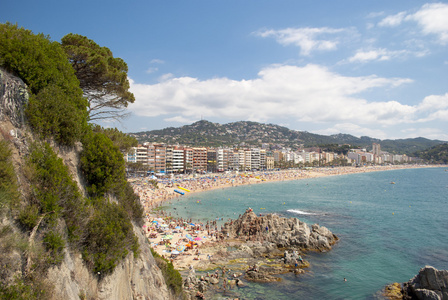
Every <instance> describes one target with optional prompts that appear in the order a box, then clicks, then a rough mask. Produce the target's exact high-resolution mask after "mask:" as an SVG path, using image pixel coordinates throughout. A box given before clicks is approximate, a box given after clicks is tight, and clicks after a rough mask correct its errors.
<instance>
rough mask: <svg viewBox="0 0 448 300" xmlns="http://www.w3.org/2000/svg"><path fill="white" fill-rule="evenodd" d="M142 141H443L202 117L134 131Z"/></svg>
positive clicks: (413, 146) (395, 149) (399, 147)
mask: <svg viewBox="0 0 448 300" xmlns="http://www.w3.org/2000/svg"><path fill="white" fill-rule="evenodd" d="M130 135H131V136H133V137H135V138H136V139H138V141H139V142H141V143H143V142H154V143H166V144H170V145H175V144H181V145H187V146H196V147H241V146H251V147H261V146H262V144H268V145H270V147H271V148H274V149H275V148H281V147H291V148H292V149H297V148H299V147H315V146H320V145H328V144H339V145H351V146H353V147H361V148H367V149H371V147H372V143H380V144H381V149H382V150H384V151H388V152H391V153H399V154H412V153H414V152H415V151H417V150H424V149H428V148H430V147H432V146H435V145H438V144H441V143H443V142H442V141H437V140H429V139H425V138H415V139H402V140H380V139H375V138H371V137H367V136H362V137H360V138H358V137H355V136H353V135H349V134H335V135H320V134H314V133H310V132H306V131H297V130H291V129H288V128H286V127H283V126H279V125H274V124H263V123H257V122H248V121H239V122H233V123H228V124H218V123H212V122H209V121H205V120H201V121H198V122H195V123H193V124H191V125H185V126H182V127H169V128H165V129H160V130H152V131H144V132H135V133H131V134H130Z"/></svg>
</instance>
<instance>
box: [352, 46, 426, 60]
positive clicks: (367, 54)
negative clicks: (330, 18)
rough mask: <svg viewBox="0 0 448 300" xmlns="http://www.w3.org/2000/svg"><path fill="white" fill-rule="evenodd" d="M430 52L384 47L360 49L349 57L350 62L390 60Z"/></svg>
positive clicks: (423, 54)
mask: <svg viewBox="0 0 448 300" xmlns="http://www.w3.org/2000/svg"><path fill="white" fill-rule="evenodd" d="M427 54H428V51H425V50H420V51H410V50H387V49H384V48H380V49H371V50H364V49H360V50H358V51H357V52H356V53H355V55H353V56H352V57H350V58H348V59H347V60H346V61H348V62H351V63H353V62H360V63H365V62H370V61H388V60H391V59H397V58H398V59H405V58H407V57H409V56H415V57H422V56H425V55H427Z"/></svg>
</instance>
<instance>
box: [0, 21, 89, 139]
mask: <svg viewBox="0 0 448 300" xmlns="http://www.w3.org/2000/svg"><path fill="white" fill-rule="evenodd" d="M0 66H2V67H4V68H6V69H7V70H8V71H9V72H12V73H14V74H15V75H17V76H18V77H20V78H21V79H22V80H23V81H24V82H25V83H26V84H27V85H28V87H29V88H30V91H31V94H32V95H31V97H30V101H29V105H28V107H27V109H26V116H27V118H28V119H29V122H30V124H31V126H32V128H33V129H34V130H35V131H36V132H38V133H39V134H41V135H42V136H43V137H48V136H54V138H55V139H56V141H57V142H59V143H61V144H64V145H73V143H74V142H75V141H78V140H79V139H80V138H81V135H82V133H83V132H84V130H85V129H86V126H87V117H88V116H87V100H86V99H84V98H83V92H82V90H81V89H80V87H79V80H78V79H77V78H76V76H75V73H74V70H73V67H72V65H71V64H70V63H69V61H68V59H67V56H66V54H65V51H64V50H63V48H62V46H61V45H60V44H59V43H57V42H52V41H51V40H50V38H49V37H48V36H44V35H43V34H37V35H35V34H33V33H32V32H31V31H30V30H26V29H24V28H19V27H18V26H17V25H11V24H10V23H6V24H0Z"/></svg>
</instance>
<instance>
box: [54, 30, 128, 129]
mask: <svg viewBox="0 0 448 300" xmlns="http://www.w3.org/2000/svg"><path fill="white" fill-rule="evenodd" d="M61 43H62V47H63V48H64V50H65V52H66V54H67V56H68V58H69V61H70V63H71V64H72V66H73V68H74V70H75V74H76V77H77V78H78V80H79V82H80V87H81V89H82V90H83V91H84V96H85V97H86V98H87V100H88V103H89V105H88V111H89V118H90V121H94V120H101V119H110V118H111V119H115V120H119V119H121V118H123V117H124V116H126V113H125V109H126V107H127V106H128V104H129V103H133V102H134V100H135V98H134V94H132V93H131V92H130V91H129V87H130V85H129V80H128V78H127V72H128V66H127V64H126V63H125V62H124V61H123V60H122V59H121V58H118V57H113V55H112V51H110V50H109V49H108V48H107V47H101V46H99V45H98V44H97V43H95V42H94V41H92V40H90V39H88V38H87V37H85V36H82V35H79V34H73V33H70V34H67V35H66V36H64V37H63V38H62V40H61Z"/></svg>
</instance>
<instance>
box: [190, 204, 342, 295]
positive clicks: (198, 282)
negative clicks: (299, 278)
mask: <svg viewBox="0 0 448 300" xmlns="http://www.w3.org/2000/svg"><path fill="white" fill-rule="evenodd" d="M337 241H338V237H337V236H336V235H334V234H333V233H332V232H331V231H330V230H328V229H327V228H326V227H324V226H319V225H318V224H314V225H312V226H311V227H310V226H308V225H307V224H306V223H304V222H302V221H300V220H299V219H297V218H289V219H288V218H284V217H281V216H278V215H276V214H267V215H263V216H257V215H256V214H255V213H254V212H253V211H252V209H250V208H249V209H247V210H246V212H245V213H244V214H243V215H240V216H239V218H238V219H236V220H231V221H229V222H227V223H225V224H224V225H223V227H222V230H221V240H220V241H218V242H215V243H211V244H205V245H203V246H202V247H201V250H202V251H205V252H207V253H212V255H210V256H209V257H208V259H207V260H203V261H201V262H200V263H199V264H197V265H196V268H197V269H198V270H199V271H201V272H200V273H199V275H198V274H197V273H196V270H195V269H194V268H193V267H191V268H190V269H189V271H188V275H186V276H184V277H186V278H185V280H184V290H185V291H186V293H187V294H189V296H190V298H195V297H199V298H203V299H205V298H207V295H211V294H214V293H216V292H220V293H224V292H228V293H229V292H230V291H229V290H230V289H231V288H233V287H241V286H244V285H245V281H254V282H276V281H280V280H281V279H280V278H279V277H278V276H277V275H279V274H284V273H288V272H294V273H295V274H297V275H299V274H303V273H305V269H306V268H307V267H309V265H310V263H309V262H308V261H307V260H305V256H306V253H307V252H308V251H317V252H326V251H329V250H331V247H332V245H334V244H335V243H336V242H337ZM230 293H232V292H230ZM233 293H234V292H233Z"/></svg>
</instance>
